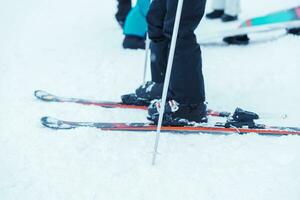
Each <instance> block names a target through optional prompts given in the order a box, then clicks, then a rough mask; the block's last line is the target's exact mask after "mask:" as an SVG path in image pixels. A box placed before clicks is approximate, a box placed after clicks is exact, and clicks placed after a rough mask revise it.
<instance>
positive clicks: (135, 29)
mask: <svg viewBox="0 0 300 200" xmlns="http://www.w3.org/2000/svg"><path fill="white" fill-rule="evenodd" d="M149 4H150V0H138V1H137V4H136V5H135V6H134V7H133V8H132V9H131V11H130V12H129V14H128V16H127V18H126V21H125V24H124V35H125V38H124V41H123V47H124V48H129V49H145V35H146V33H147V22H146V15H147V12H148V9H149Z"/></svg>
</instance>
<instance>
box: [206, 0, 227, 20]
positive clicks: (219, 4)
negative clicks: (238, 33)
mask: <svg viewBox="0 0 300 200" xmlns="http://www.w3.org/2000/svg"><path fill="white" fill-rule="evenodd" d="M212 9H213V10H212V12H210V13H208V14H206V18H208V19H218V18H221V17H222V15H223V14H224V9H225V0H213V1H212Z"/></svg>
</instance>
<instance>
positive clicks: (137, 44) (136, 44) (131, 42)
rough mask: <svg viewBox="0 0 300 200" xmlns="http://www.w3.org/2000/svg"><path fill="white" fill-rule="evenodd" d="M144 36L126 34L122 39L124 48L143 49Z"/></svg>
mask: <svg viewBox="0 0 300 200" xmlns="http://www.w3.org/2000/svg"><path fill="white" fill-rule="evenodd" d="M145 46H146V45H145V38H142V37H138V36H132V35H126V36H125V38H124V40H123V48H124V49H145Z"/></svg>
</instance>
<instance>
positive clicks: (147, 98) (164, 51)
mask: <svg viewBox="0 0 300 200" xmlns="http://www.w3.org/2000/svg"><path fill="white" fill-rule="evenodd" d="M165 14H166V0H153V1H152V2H151V4H150V8H149V11H148V14H147V24H148V35H149V38H150V39H151V43H150V48H151V76H152V79H151V81H149V82H147V83H145V84H144V85H142V86H140V87H139V88H137V89H136V91H135V93H134V94H128V95H123V96H122V101H123V103H126V104H138V105H141V104H142V105H147V104H149V103H150V102H151V100H153V99H160V98H161V94H162V88H163V82H164V78H165V71H166V66H167V61H168V52H169V40H168V39H167V38H166V37H165V36H164V33H163V26H164V18H165Z"/></svg>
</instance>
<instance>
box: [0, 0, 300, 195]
mask: <svg viewBox="0 0 300 200" xmlns="http://www.w3.org/2000/svg"><path fill="white" fill-rule="evenodd" d="M298 4H299V1H297V0H272V1H268V0H252V1H246V0H243V1H242V8H243V10H242V14H241V18H243V19H246V18H249V17H252V16H257V15H261V14H265V13H266V12H270V11H274V10H278V9H284V8H289V7H293V6H296V5H298ZM209 10H210V2H208V6H207V11H209ZM115 11H116V1H114V0H113V1H103V0H101V1H100V0H77V1H70V0H51V1H49V0H27V1H17V0H10V1H4V0H1V1H0V24H1V27H0V30H1V31H0V97H1V98H0V99H1V100H0V102H1V103H0V199H1V200H19V199H22V200H25V199H26V200H33V199H42V200H52V199H53V200H66V199H68V200H77V199H78V200H83V199H84V200H87V199H90V200H95V199H97V200H102V199H106V200H141V199H143V200H156V199H162V200H167V199H172V200H183V199H184V200H197V199H203V200H237V199H240V200H282V199H288V200H299V199H300V137H299V136H282V137H266V136H259V135H256V134H249V135H242V136H240V135H230V136H216V135H206V134H203V135H174V134H167V133H166V134H162V136H161V141H160V144H159V152H160V155H159V156H158V159H157V164H156V165H155V166H152V165H151V159H152V151H153V146H154V139H155V135H154V134H155V133H151V134H147V133H132V132H108V131H100V130H96V129H88V128H80V129H76V130H68V131H65V130H64V131H54V130H50V129H47V128H43V127H42V126H41V124H40V122H39V119H40V117H42V116H45V115H46V116H47V115H49V116H53V117H58V118H63V119H68V120H80V121H106V122H113V121H119V122H131V121H136V122H142V121H146V118H145V116H146V113H145V112H144V111H134V110H120V109H104V108H99V107H94V106H82V105H74V104H56V103H44V102H40V101H38V100H36V99H35V98H34V96H33V91H34V90H36V89H43V90H47V91H49V92H52V93H55V94H58V95H64V96H75V97H82V98H91V99H102V100H119V97H120V95H122V94H125V93H128V92H132V91H133V90H134V89H135V88H136V87H137V86H139V84H140V83H141V81H142V73H143V62H144V51H140V50H138V51H132V50H123V49H122V48H121V42H122V39H123V35H122V31H121V30H120V28H119V27H118V25H117V23H116V22H115V19H114V13H115ZM221 26H223V27H224V26H225V25H223V24H221V23H220V22H217V21H207V20H205V19H204V20H203V22H202V23H201V25H200V26H199V30H201V31H203V32H205V30H206V29H207V30H208V29H209V30H211V28H213V27H216V29H217V28H218V27H221ZM228 26H229V25H228ZM202 56H203V72H204V76H205V84H206V94H207V101H208V103H209V104H208V105H209V107H211V108H214V109H218V110H230V111H232V110H233V109H234V108H235V107H237V106H240V107H242V108H245V109H248V110H252V111H255V112H261V113H268V114H269V116H270V115H271V116H278V115H281V114H284V113H285V114H287V115H288V118H287V119H285V120H282V119H278V117H271V118H268V119H265V120H264V121H263V122H265V123H267V124H272V125H286V126H300V121H299V119H300V117H299V113H300V107H299V102H300V91H299V80H300V79H299V74H300V65H299V63H300V38H299V37H296V36H291V35H290V36H286V37H283V38H280V39H278V40H274V41H271V42H266V43H259V44H253V45H250V46H246V47H237V46H229V47H228V46H227V47H224V46H211V47H206V46H205V47H202ZM148 74H149V73H148Z"/></svg>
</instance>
